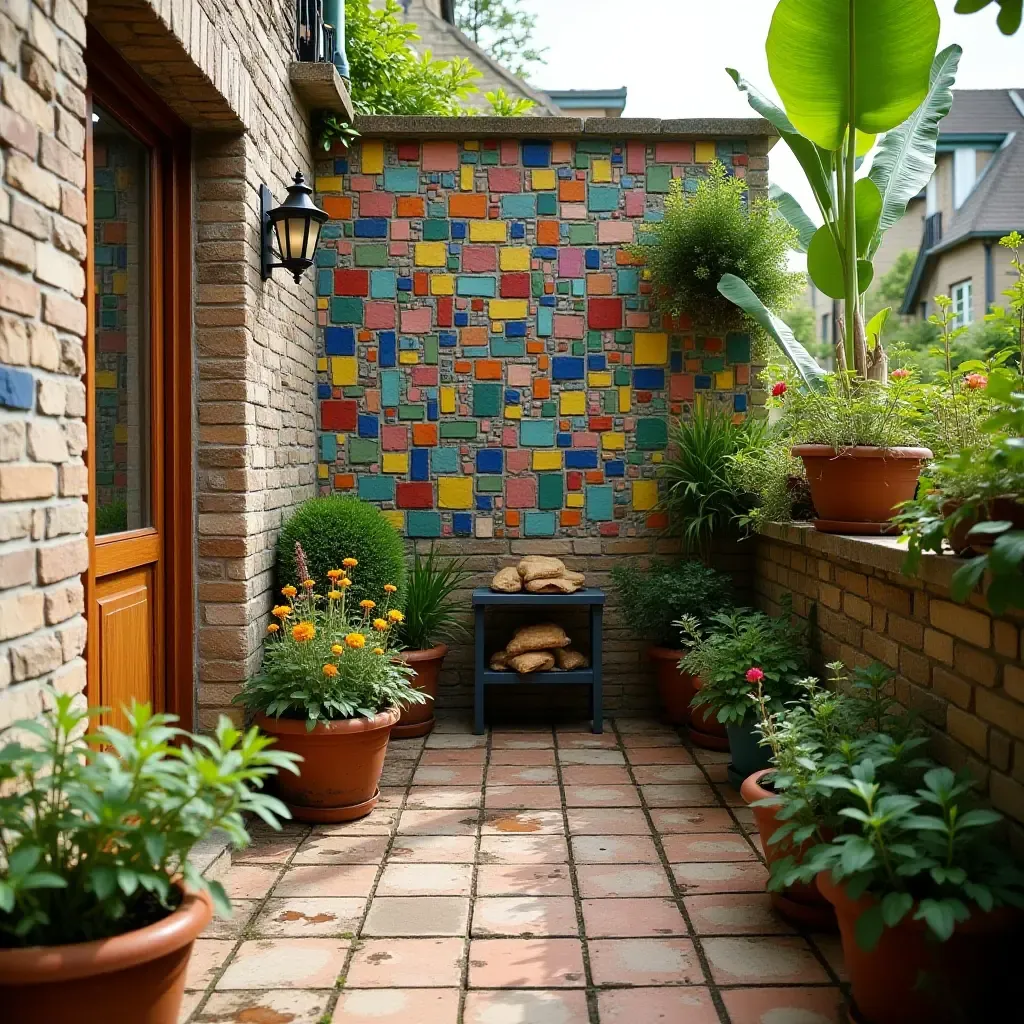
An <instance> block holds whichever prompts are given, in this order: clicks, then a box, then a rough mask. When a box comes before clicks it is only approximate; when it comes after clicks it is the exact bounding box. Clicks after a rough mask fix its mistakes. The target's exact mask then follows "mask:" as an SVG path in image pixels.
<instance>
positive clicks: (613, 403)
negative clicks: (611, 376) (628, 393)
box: [602, 391, 619, 414]
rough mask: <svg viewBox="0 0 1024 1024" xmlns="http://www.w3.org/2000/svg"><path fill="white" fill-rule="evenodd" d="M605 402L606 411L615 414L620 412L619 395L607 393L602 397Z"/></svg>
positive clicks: (614, 392) (612, 392)
mask: <svg viewBox="0 0 1024 1024" xmlns="http://www.w3.org/2000/svg"><path fill="white" fill-rule="evenodd" d="M602 398H603V400H604V411H605V412H606V413H610V414H614V413H617V412H618V411H619V395H618V392H616V391H606V392H605V393H604V395H603V396H602Z"/></svg>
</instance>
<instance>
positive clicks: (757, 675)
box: [747, 668, 764, 683]
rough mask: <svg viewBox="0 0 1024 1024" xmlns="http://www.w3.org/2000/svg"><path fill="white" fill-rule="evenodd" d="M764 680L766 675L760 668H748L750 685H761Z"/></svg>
mask: <svg viewBox="0 0 1024 1024" xmlns="http://www.w3.org/2000/svg"><path fill="white" fill-rule="evenodd" d="M762 679H764V673H763V672H762V671H761V670H760V669H759V668H748V669H747V682H748V683H759V682H761V680H762Z"/></svg>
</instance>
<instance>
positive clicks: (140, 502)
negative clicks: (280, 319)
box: [86, 38, 194, 727]
mask: <svg viewBox="0 0 1024 1024" xmlns="http://www.w3.org/2000/svg"><path fill="white" fill-rule="evenodd" d="M94 42H95V43H96V45H95V46H94ZM88 53H89V54H90V56H91V57H92V61H91V65H92V66H90V69H89V80H90V93H89V119H88V120H89V136H88V141H87V149H86V155H87V183H86V195H87V212H88V233H89V239H90V245H89V252H88V258H87V266H86V271H87V281H88V283H89V303H88V305H89V335H88V345H87V359H86V365H87V370H86V386H87V416H88V425H89V449H88V450H89V476H90V479H89V540H90V549H91V550H90V559H89V572H88V577H87V580H86V600H87V609H86V614H87V619H88V624H89V632H88V645H87V651H86V659H87V664H88V678H89V686H88V696H89V703H90V704H92V705H94V706H95V705H102V706H104V707H106V708H109V710H108V711H107V712H106V713H105V714H104V716H103V720H104V721H108V722H110V723H112V724H115V725H118V726H121V727H123V726H124V725H125V719H124V709H125V708H126V707H129V706H130V705H131V703H132V702H133V701H139V702H146V703H149V704H150V705H151V706H153V707H154V709H156V710H160V711H163V710H169V711H173V712H175V713H177V714H179V715H180V716H181V717H182V718H183V719H184V723H183V724H186V725H190V724H191V717H192V714H191V709H192V657H191V635H192V631H191V628H190V625H186V624H190V622H191V616H192V608H193V607H194V603H193V599H192V588H191V578H190V577H191V555H190V551H191V541H190V536H191V521H192V506H191V486H190V480H191V439H190V430H189V426H190V415H189V400H190V399H189V395H190V389H189V386H188V382H189V379H190V372H191V338H190V332H189V331H188V328H187V325H188V315H187V314H188V309H189V304H190V294H189V286H188V278H189V275H188V267H189V251H190V249H191V246H190V245H189V234H190V232H189V212H190V204H189V189H188V185H189V173H188V172H189V164H188V148H187V135H186V134H185V133H184V131H183V126H181V125H180V124H179V123H177V121H176V119H175V118H174V117H173V115H171V114H170V113H169V111H166V110H165V109H164V108H163V107H162V105H161V104H160V103H159V101H158V100H157V99H156V98H155V97H153V96H151V95H149V94H148V93H147V92H146V90H145V87H144V86H143V85H142V83H141V82H140V81H138V80H137V79H136V78H135V77H134V76H133V74H132V72H131V71H130V69H128V68H127V67H126V66H124V65H123V64H122V63H121V62H120V60H119V58H118V57H117V55H116V54H113V53H112V51H109V48H106V47H104V45H103V42H102V40H99V39H98V38H95V39H94V38H90V41H89V46H88ZM97 53H98V54H99V57H100V59H97ZM129 97H131V98H130V99H129ZM182 604H184V607H182ZM183 623H184V624H183ZM186 645H187V646H186Z"/></svg>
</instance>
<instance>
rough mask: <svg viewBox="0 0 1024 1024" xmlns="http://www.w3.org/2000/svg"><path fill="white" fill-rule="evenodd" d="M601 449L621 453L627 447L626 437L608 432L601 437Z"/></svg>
mask: <svg viewBox="0 0 1024 1024" xmlns="http://www.w3.org/2000/svg"><path fill="white" fill-rule="evenodd" d="M601 447H602V448H603V449H604V450H605V451H606V452H621V451H622V450H623V449H624V448H625V447H626V435H625V434H618V433H615V432H614V431H608V432H607V433H604V434H602V435H601Z"/></svg>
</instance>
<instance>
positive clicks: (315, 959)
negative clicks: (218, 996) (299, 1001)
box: [217, 939, 349, 991]
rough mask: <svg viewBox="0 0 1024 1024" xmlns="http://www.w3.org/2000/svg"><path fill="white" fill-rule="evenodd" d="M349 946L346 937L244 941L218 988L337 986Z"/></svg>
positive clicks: (222, 989) (219, 989)
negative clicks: (335, 984)
mask: <svg viewBox="0 0 1024 1024" xmlns="http://www.w3.org/2000/svg"><path fill="white" fill-rule="evenodd" d="M348 948H349V943H348V942H347V941H345V940H344V939H256V940H255V941H250V942H243V943H242V944H241V946H239V948H238V952H237V953H236V954H235V956H234V957H233V958H232V960H231V963H230V964H228V968H227V970H226V971H225V972H224V973H223V975H221V978H220V980H219V981H218V982H217V989H218V991H224V990H226V989H259V988H289V989H291V988H298V989H302V988H333V987H334V983H335V981H336V980H337V978H338V976H339V975H340V974H341V972H342V969H343V968H344V966H345V956H346V954H347V953H348Z"/></svg>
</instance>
